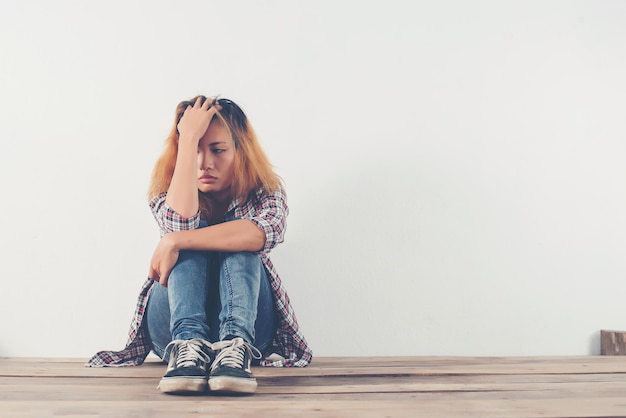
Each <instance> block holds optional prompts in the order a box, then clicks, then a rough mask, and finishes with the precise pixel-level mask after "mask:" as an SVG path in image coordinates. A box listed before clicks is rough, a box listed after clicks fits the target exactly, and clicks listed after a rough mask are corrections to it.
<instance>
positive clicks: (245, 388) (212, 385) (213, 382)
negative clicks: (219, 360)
mask: <svg viewBox="0 0 626 418" xmlns="http://www.w3.org/2000/svg"><path fill="white" fill-rule="evenodd" d="M256 388H257V384H256V379H245V378H241V377H229V376H216V377H209V390H210V391H211V392H217V393H231V394H237V393H254V392H256Z"/></svg>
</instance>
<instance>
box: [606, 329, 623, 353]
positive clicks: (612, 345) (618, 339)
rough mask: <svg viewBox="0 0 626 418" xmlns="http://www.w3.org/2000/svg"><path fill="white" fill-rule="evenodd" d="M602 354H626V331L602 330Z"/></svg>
mask: <svg viewBox="0 0 626 418" xmlns="http://www.w3.org/2000/svg"><path fill="white" fill-rule="evenodd" d="M600 354H602V355H603V356H626V332H624V331H608V330H601V331H600Z"/></svg>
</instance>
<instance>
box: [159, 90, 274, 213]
mask: <svg viewBox="0 0 626 418" xmlns="http://www.w3.org/2000/svg"><path fill="white" fill-rule="evenodd" d="M198 97H199V98H200V99H201V101H202V103H204V101H205V100H211V99H207V98H206V97H205V96H196V97H194V98H193V99H191V100H189V101H183V102H180V103H179V104H178V106H176V117H175V118H174V125H173V126H172V130H171V131H170V134H169V135H168V137H167V139H166V140H165V146H164V149H163V153H162V154H161V156H160V157H159V159H158V160H157V162H156V164H155V165H154V169H153V170H152V178H151V181H150V187H149V189H148V198H149V199H153V198H154V197H155V196H158V195H159V194H161V193H164V192H167V190H168V189H169V187H170V183H171V181H172V175H173V174H174V167H175V166H176V155H177V153H178V129H177V125H178V122H179V121H180V118H181V117H182V116H183V113H184V112H185V109H187V107H188V106H193V104H194V103H195V102H196V100H197V99H198ZM212 100H213V103H214V104H218V105H219V106H220V107H221V109H219V110H218V111H217V113H216V116H215V117H214V119H213V121H211V123H215V122H217V121H219V122H220V123H221V124H222V125H223V126H224V127H226V129H228V131H229V133H230V134H231V136H232V138H233V142H234V143H235V157H234V161H233V172H234V178H233V182H232V184H231V195H232V197H233V199H239V202H240V204H243V203H245V202H246V201H247V200H248V198H249V197H250V195H251V193H252V192H256V191H257V190H262V191H263V192H265V193H272V192H274V191H276V190H278V189H279V188H281V187H282V181H281V179H280V177H279V176H278V175H277V174H276V173H275V172H274V169H273V167H272V165H271V164H270V162H269V159H268V158H267V156H266V155H265V152H264V151H263V149H262V148H261V145H260V144H259V141H258V139H257V136H256V134H255V133H254V130H253V129H252V126H250V123H249V121H248V118H247V117H246V115H245V113H244V112H243V110H241V108H240V107H239V106H238V105H237V104H235V102H233V101H231V100H228V99H218V98H213V99H212ZM198 198H199V201H200V209H201V210H202V212H203V214H204V215H206V216H208V215H209V214H210V213H211V199H210V197H209V196H207V195H205V194H204V193H202V192H200V191H198Z"/></svg>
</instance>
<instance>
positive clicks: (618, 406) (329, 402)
mask: <svg viewBox="0 0 626 418" xmlns="http://www.w3.org/2000/svg"><path fill="white" fill-rule="evenodd" d="M244 399H245V398H244ZM625 408H626V403H625V402H624V400H623V397H606V398H601V399H567V400H564V399H548V400H543V399H542V400H517V399H498V400H487V401H482V400H429V401H428V402H420V401H417V400H407V401H406V402H404V403H400V402H397V401H396V400H381V399H376V400H374V401H368V400H366V399H365V400H336V399H324V400H323V401H320V400H318V399H314V400H307V399H303V398H295V399H284V400H269V401H264V400H262V399H259V400H257V401H256V402H255V404H254V407H253V408H251V405H250V404H248V403H246V402H242V398H232V399H226V400H222V399H200V398H195V399H194V398H185V399H184V402H172V401H171V400H170V399H169V398H168V399H167V400H164V401H161V402H154V401H133V402H126V401H123V402H119V401H118V402H100V401H98V402H90V401H78V402H77V401H71V402H67V401H61V402H52V403H50V404H48V405H42V404H31V405H28V406H26V408H24V407H23V406H18V405H15V404H12V403H11V402H5V401H2V402H0V410H1V411H3V414H6V415H5V416H11V417H23V416H55V417H69V416H71V417H76V416H83V417H87V416H98V417H123V416H133V417H172V416H176V417H187V416H192V415H193V416H197V415H202V416H208V417H217V416H229V417H237V416H248V417H258V416H272V417H295V416H297V417H319V416H334V417H339V416H341V417H345V416H354V417H365V418H368V417H381V416H385V417H416V418H417V417H429V418H438V417H446V418H455V417H463V418H468V417H482V418H490V417H499V418H519V417H525V418H534V417H608V416H611V417H623V416H625V415H624V410H625Z"/></svg>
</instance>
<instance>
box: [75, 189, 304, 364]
mask: <svg viewBox="0 0 626 418" xmlns="http://www.w3.org/2000/svg"><path fill="white" fill-rule="evenodd" d="M165 197H166V194H165V193H162V194H160V195H159V196H157V197H155V198H154V199H152V201H151V202H150V208H151V209H152V213H153V214H154V217H155V219H156V221H157V223H158V224H159V227H160V229H161V236H163V235H164V234H166V233H168V232H174V231H183V230H190V229H196V228H198V226H199V225H200V211H198V213H196V215H194V216H193V217H191V218H184V217H182V216H180V215H179V214H178V213H176V212H175V211H174V210H172V208H170V207H169V206H168V205H167V203H165ZM288 213H289V209H288V207H287V202H286V198H285V194H284V191H282V190H278V191H276V192H275V193H272V194H264V193H263V192H262V191H257V193H256V194H253V195H251V198H250V199H248V200H247V201H246V202H245V203H244V204H243V205H240V204H239V201H238V200H235V201H233V202H231V204H230V206H229V207H228V209H227V211H226V214H225V215H224V220H225V221H232V220H235V219H248V220H250V221H252V222H254V223H255V224H256V225H257V226H258V227H259V228H261V230H263V232H265V247H264V248H263V249H262V250H261V251H260V255H261V260H262V262H263V265H264V266H265V271H266V273H267V277H268V279H269V281H270V284H271V288H272V292H273V296H274V308H275V310H276V312H277V314H278V319H279V325H278V329H277V331H276V335H275V336H274V340H273V343H272V346H271V347H270V348H269V349H268V350H267V353H268V354H271V353H276V354H279V355H280V356H282V357H283V358H282V359H279V360H268V359H265V360H262V361H261V365H262V366H273V367H305V366H307V365H308V364H309V363H310V362H311V359H312V356H313V353H312V351H311V349H310V348H309V346H308V344H307V342H306V339H305V338H304V335H302V332H301V331H300V326H299V325H298V321H297V319H296V315H295V313H294V311H293V308H292V307H291V304H290V302H289V296H288V295H287V292H286V291H285V288H284V287H283V285H282V282H281V280H280V277H279V276H278V273H277V272H276V268H274V265H273V264H272V262H271V260H270V259H269V257H268V253H269V252H270V250H271V249H272V248H274V247H275V246H276V245H278V244H280V243H281V242H283V236H284V233H285V227H286V220H287V214H288ZM154 283H156V282H155V281H153V280H150V279H148V280H146V282H145V283H144V284H143V286H142V288H141V292H140V293H139V298H138V300H137V306H136V308H135V315H134V317H133V320H132V322H131V324H130V330H129V332H128V342H127V343H126V347H125V348H124V349H123V350H122V351H100V352H98V353H96V354H95V355H94V356H93V357H92V358H91V359H90V360H89V361H88V362H87V364H86V366H88V367H107V366H108V367H121V366H139V365H140V364H142V363H143V362H144V360H145V358H146V356H147V355H148V353H150V350H151V349H152V343H151V341H150V338H149V336H148V333H147V330H146V326H145V323H144V314H145V312H146V306H147V304H148V298H149V297H150V290H151V289H152V286H153V285H154Z"/></svg>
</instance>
